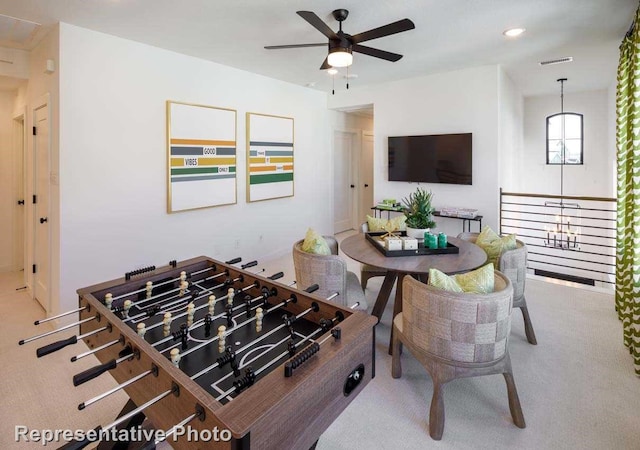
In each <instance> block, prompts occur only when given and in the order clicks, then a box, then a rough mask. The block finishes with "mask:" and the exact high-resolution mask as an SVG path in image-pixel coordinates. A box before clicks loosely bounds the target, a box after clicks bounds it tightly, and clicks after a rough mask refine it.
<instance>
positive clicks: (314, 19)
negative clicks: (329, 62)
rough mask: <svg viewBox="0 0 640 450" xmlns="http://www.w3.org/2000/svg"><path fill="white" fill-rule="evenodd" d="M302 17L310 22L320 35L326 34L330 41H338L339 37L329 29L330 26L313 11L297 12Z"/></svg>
mask: <svg viewBox="0 0 640 450" xmlns="http://www.w3.org/2000/svg"><path fill="white" fill-rule="evenodd" d="M296 14H298V15H299V16H300V17H302V18H303V19H304V20H306V21H307V22H309V23H310V24H311V26H313V27H314V28H315V29H316V30H318V31H319V32H320V33H322V34H324V35H325V36H326V37H328V38H329V39H338V35H337V34H336V33H335V32H334V31H333V30H332V29H331V28H329V25H327V24H326V23H324V22H323V21H322V19H320V17H318V16H317V15H316V14H315V13H313V12H311V11H296Z"/></svg>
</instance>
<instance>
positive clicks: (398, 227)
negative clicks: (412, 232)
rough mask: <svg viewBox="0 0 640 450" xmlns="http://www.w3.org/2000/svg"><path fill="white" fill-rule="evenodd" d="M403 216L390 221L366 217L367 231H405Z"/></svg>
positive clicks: (404, 217) (404, 218) (405, 219)
mask: <svg viewBox="0 0 640 450" xmlns="http://www.w3.org/2000/svg"><path fill="white" fill-rule="evenodd" d="M406 221H407V217H406V216H405V215H402V216H396V217H394V218H392V219H382V218H380V219H378V218H376V217H371V216H369V215H367V225H368V226H369V231H404V230H406V229H407V225H406V223H405V222H406Z"/></svg>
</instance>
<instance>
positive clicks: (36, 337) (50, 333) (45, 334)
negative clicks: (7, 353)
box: [18, 315, 99, 345]
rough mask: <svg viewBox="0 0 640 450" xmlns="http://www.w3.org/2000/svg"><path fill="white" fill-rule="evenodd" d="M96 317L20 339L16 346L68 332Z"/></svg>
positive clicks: (96, 316)
mask: <svg viewBox="0 0 640 450" xmlns="http://www.w3.org/2000/svg"><path fill="white" fill-rule="evenodd" d="M98 317H99V316H98V315H95V316H93V317H89V318H87V319H83V320H80V321H78V322H74V323H70V324H69V325H65V326H64V327H60V328H58V329H56V330H53V331H48V332H47V333H42V334H39V335H37V336H32V337H30V338H28V339H22V340H21V341H20V342H18V345H24V344H26V343H27V342H31V341H35V340H36V339H40V338H43V337H46V336H51V335H52V334H55V333H59V332H60V331H64V330H68V329H69V328H72V327H75V326H77V325H82V324H83V323H86V322H89V321H90V320H94V319H97V318H98Z"/></svg>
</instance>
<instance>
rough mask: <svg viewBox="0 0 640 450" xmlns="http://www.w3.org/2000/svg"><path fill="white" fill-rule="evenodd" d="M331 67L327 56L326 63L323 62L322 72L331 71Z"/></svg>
mask: <svg viewBox="0 0 640 450" xmlns="http://www.w3.org/2000/svg"><path fill="white" fill-rule="evenodd" d="M330 68H331V66H330V65H329V57H328V56H327V57H326V58H325V59H324V61H323V62H322V65H321V66H320V70H327V69H330Z"/></svg>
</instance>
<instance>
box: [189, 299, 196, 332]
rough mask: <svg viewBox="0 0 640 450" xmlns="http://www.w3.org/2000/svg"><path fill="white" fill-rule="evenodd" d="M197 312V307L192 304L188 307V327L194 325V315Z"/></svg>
mask: <svg viewBox="0 0 640 450" xmlns="http://www.w3.org/2000/svg"><path fill="white" fill-rule="evenodd" d="M195 312H196V305H194V304H193V302H192V303H189V304H188V305H187V326H188V327H190V326H191V325H193V315H194V314H195Z"/></svg>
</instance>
